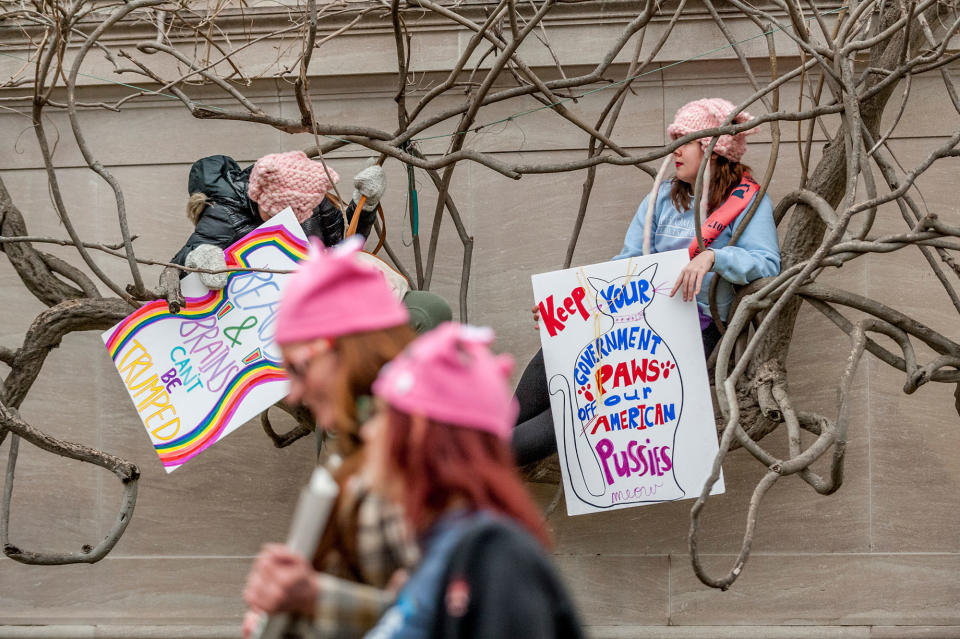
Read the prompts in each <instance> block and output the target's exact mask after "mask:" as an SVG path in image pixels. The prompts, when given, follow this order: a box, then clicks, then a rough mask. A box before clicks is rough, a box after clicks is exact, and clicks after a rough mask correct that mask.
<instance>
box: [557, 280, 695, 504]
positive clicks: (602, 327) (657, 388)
mask: <svg viewBox="0 0 960 639" xmlns="http://www.w3.org/2000/svg"><path fill="white" fill-rule="evenodd" d="M656 270H657V265H656V264H653V265H651V266H649V267H647V268H646V269H644V270H643V271H641V272H640V273H638V274H635V275H625V276H623V277H618V278H615V279H612V280H610V281H606V280H602V279H599V278H596V277H590V278H588V281H589V283H590V286H591V287H592V289H593V297H594V300H593V302H594V307H595V308H596V311H597V313H596V315H595V321H596V322H597V324H598V325H597V331H596V333H597V337H595V338H593V339H591V340H590V341H589V342H588V343H587V344H586V345H585V346H584V347H583V348H582V349H581V350H580V353H579V354H578V355H577V359H576V361H575V363H574V366H573V370H572V372H571V375H570V376H569V377H568V376H567V375H563V374H559V375H554V376H553V378H551V380H550V392H551V393H552V394H558V393H560V394H561V395H562V396H563V399H564V402H563V411H562V412H563V420H564V424H563V428H562V432H563V456H564V458H565V459H564V460H562V462H564V463H566V467H567V468H566V469H567V477H568V478H569V481H570V483H571V487H572V489H573V492H574V494H575V495H576V497H577V498H578V499H580V500H581V501H583V502H585V503H587V504H590V505H592V506H596V507H600V508H608V507H611V506H616V505H622V504H630V503H649V502H660V501H671V500H675V499H680V498H682V497H684V496H685V492H684V490H683V488H681V487H680V485H679V483H678V482H677V479H676V475H675V473H674V468H673V464H674V449H675V440H676V432H677V426H678V425H679V424H680V414H681V411H682V408H683V384H682V381H681V377H680V370H679V368H678V367H677V363H676V359H675V358H674V356H673V352H672V351H671V350H670V347H669V346H668V345H667V343H666V342H665V341H664V340H663V339H662V338H661V337H660V335H659V334H658V333H657V332H656V331H655V330H654V329H653V327H651V326H650V324H649V322H648V321H647V309H648V308H649V307H650V305H651V303H652V302H653V300H654V298H655V297H656V292H655V290H654V284H653V277H654V274H655V273H656ZM571 380H572V382H573V387H571ZM574 389H575V390H574Z"/></svg>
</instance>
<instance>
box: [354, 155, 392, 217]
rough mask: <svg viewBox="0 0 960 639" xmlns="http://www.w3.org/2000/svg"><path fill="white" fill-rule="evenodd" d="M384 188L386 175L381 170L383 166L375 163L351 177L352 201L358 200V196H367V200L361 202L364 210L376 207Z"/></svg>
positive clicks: (385, 188) (385, 187)
mask: <svg viewBox="0 0 960 639" xmlns="http://www.w3.org/2000/svg"><path fill="white" fill-rule="evenodd" d="M386 190H387V175H386V174H385V173H384V172H383V167H380V166H377V165H376V164H374V165H373V166H368V167H367V168H365V169H364V170H362V171H360V172H359V173H357V176H356V177H355V178H353V201H354V202H359V201H360V196H362V195H365V196H367V201H366V202H364V204H363V210H364V211H372V210H373V209H375V208H377V205H378V204H380V198H382V197H383V192H384V191H386Z"/></svg>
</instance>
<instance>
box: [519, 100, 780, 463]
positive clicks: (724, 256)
mask: <svg viewBox="0 0 960 639" xmlns="http://www.w3.org/2000/svg"><path fill="white" fill-rule="evenodd" d="M734 110H735V107H734V105H733V104H731V103H730V102H728V101H727V100H724V99H722V98H707V99H703V100H695V101H693V102H689V103H687V104H685V105H684V106H682V107H681V108H680V110H679V111H677V114H676V116H674V119H673V122H672V123H671V124H670V126H669V127H667V133H668V134H669V135H670V138H671V139H673V140H675V139H677V138H680V137H683V136H684V135H687V134H689V133H693V132H695V131H701V130H704V129H710V128H715V127H718V126H720V125H721V124H722V123H723V122H724V120H725V119H726V118H727V116H729V115H730V113H731V112H733V111H734ZM748 120H750V116H749V114H747V113H740V114H738V115H737V116H736V117H735V118H734V120H733V122H734V123H741V122H746V121H748ZM752 132H753V131H752V130H750V131H743V132H740V133H738V134H736V135H721V136H720V137H719V138H718V140H717V143H716V145H715V146H714V148H713V154H712V155H711V158H710V161H709V162H708V164H707V168H706V171H705V173H704V184H709V185H710V187H709V189H704V193H703V195H702V197H701V215H700V221H701V225H702V226H701V234H702V236H703V239H704V244H705V247H706V248H705V250H703V251H700V249H699V246H698V245H697V239H696V229H695V227H694V214H693V209H692V205H691V200H692V199H693V188H694V184H695V183H696V179H697V171H698V170H699V168H700V163H701V161H702V159H703V154H704V152H705V149H706V147H707V146H708V145H709V143H710V139H711V138H709V137H706V138H700V139H698V140H693V141H691V142H688V143H687V144H684V145H682V146H680V147H678V148H677V149H676V150H675V151H674V152H673V156H672V158H671V157H668V158H667V159H665V161H664V164H663V166H662V167H661V169H660V171H659V173H658V175H657V179H656V180H655V181H654V187H653V190H652V191H651V193H650V194H649V195H648V196H647V197H646V198H644V200H643V202H641V204H640V207H639V208H638V209H637V212H636V214H635V215H634V217H633V220H632V221H631V222H630V226H629V228H628V229H627V234H626V237H625V238H624V241H623V248H622V249H621V250H620V252H619V253H618V254H617V255H616V256H615V257H614V258H613V259H615V260H618V259H626V258H630V257H636V256H638V255H648V254H651V253H662V252H664V251H672V250H676V249H687V250H688V251H689V252H690V258H691V259H690V262H689V263H688V264H687V265H686V266H685V267H684V268H683V270H682V271H681V273H680V276H679V277H678V278H677V281H676V283H675V284H674V286H673V289H672V290H671V291H670V295H671V296H672V295H675V294H677V293H680V294H681V295H682V296H683V299H684V301H689V300H691V299H694V298H696V300H697V305H698V307H699V311H700V329H701V332H702V339H703V347H704V355H705V356H706V357H709V356H710V353H711V352H712V351H713V349H714V347H715V346H716V345H717V342H719V341H720V331H719V329H718V328H717V327H716V325H715V324H714V322H713V320H712V318H711V314H710V286H711V281H712V280H713V278H714V277H715V276H718V275H719V277H720V279H719V281H718V282H717V297H716V302H717V310H718V312H719V315H720V318H721V319H723V320H726V319H727V314H728V313H729V311H730V304H731V302H732V301H733V295H734V288H733V287H734V286H735V285H743V284H748V283H749V282H752V281H753V280H756V279H760V278H763V277H772V276H774V275H777V274H778V273H779V272H780V247H779V244H778V242H777V227H776V224H775V223H774V220H773V206H772V204H771V202H770V198H769V197H767V196H766V195H764V196H763V198H762V199H761V200H760V204H759V205H758V206H757V208H756V211H755V212H754V213H753V216H752V217H751V218H750V219H749V221H748V223H747V224H746V226H745V227H744V228H743V229H742V230H741V228H740V227H741V226H743V224H744V222H746V221H747V214H748V213H749V212H750V209H751V204H752V203H753V200H754V199H755V198H756V197H757V195H758V191H759V187H758V186H757V184H756V182H754V181H753V178H752V177H751V176H750V169H749V167H748V166H746V165H745V164H743V163H742V162H740V160H741V158H742V157H743V154H744V152H745V151H746V149H747V142H746V136H747V135H748V134H749V133H752ZM671 159H672V160H673V162H674V166H675V168H676V176H675V177H674V178H673V179H671V180H668V181H665V182H661V178H662V174H663V172H664V169H665V168H666V166H667V165H668V163H669V161H670V160H671ZM738 231H739V232H740V236H739V238H738V239H737V242H736V244H734V245H731V244H730V240H731V239H732V237H733V234H734V233H736V232H738ZM534 318H535V319H537V311H536V308H534ZM546 383H547V379H546V372H545V369H544V364H543V352H542V351H541V352H538V353H537V355H536V356H534V358H533V359H532V360H531V361H530V364H528V365H527V368H526V370H524V372H523V376H522V377H521V379H520V382H519V384H518V385H517V390H516V396H517V399H518V400H519V402H520V414H519V416H518V417H517V426H516V428H515V429H514V432H513V450H514V454H515V455H516V457H517V463H518V464H520V465H524V464H528V463H531V462H534V461H538V460H540V459H543V458H544V457H546V456H548V455H550V454H552V453H554V452H556V450H557V443H556V439H555V437H554V427H553V417H552V414H551V411H550V398H549V394H548V392H547V386H546Z"/></svg>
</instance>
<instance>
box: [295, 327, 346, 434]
mask: <svg viewBox="0 0 960 639" xmlns="http://www.w3.org/2000/svg"><path fill="white" fill-rule="evenodd" d="M282 354H283V364H284V368H285V369H286V371H287V378H288V379H289V380H290V390H289V392H288V393H287V402H288V403H289V404H291V405H293V406H296V405H297V404H303V405H304V406H306V407H307V408H309V409H310V412H311V413H312V414H313V418H314V419H315V420H316V422H317V428H322V429H324V430H333V428H334V427H335V425H336V408H335V407H336V404H335V402H336V400H337V398H336V397H335V395H334V393H335V382H334V380H335V379H336V373H337V353H336V351H335V350H334V349H333V347H332V346H331V345H330V344H329V343H328V342H326V341H325V340H322V341H318V342H312V343H309V344H308V343H302V344H291V345H289V346H284V347H282Z"/></svg>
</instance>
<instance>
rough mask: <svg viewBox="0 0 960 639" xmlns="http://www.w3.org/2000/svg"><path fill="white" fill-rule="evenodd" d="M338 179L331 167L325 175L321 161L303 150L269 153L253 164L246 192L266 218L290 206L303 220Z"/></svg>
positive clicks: (302, 220) (299, 218)
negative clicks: (328, 173) (312, 158)
mask: <svg viewBox="0 0 960 639" xmlns="http://www.w3.org/2000/svg"><path fill="white" fill-rule="evenodd" d="M331 178H332V180H333V182H331V181H330V179H331ZM339 181H340V176H339V175H337V174H336V172H334V170H333V169H330V178H328V177H327V171H325V170H324V168H323V165H321V164H320V163H318V162H314V161H312V160H311V159H310V158H308V157H307V154H306V153H304V152H303V151H287V152H286V153H271V154H270V155H265V156H263V157H262V158H260V159H259V160H257V163H256V164H254V165H253V171H251V172H250V186H249V187H248V188H247V193H248V194H249V195H250V199H251V200H253V201H254V202H256V203H257V205H258V206H259V207H260V211H261V213H263V214H264V215H265V216H266V217H267V218H269V217H273V216H274V215H276V214H277V213H279V212H280V211H282V210H283V209H285V208H287V207H288V206H289V207H290V208H292V209H293V212H294V214H295V215H296V216H297V220H298V221H299V222H304V221H306V220H307V219H308V218H309V217H310V216H311V215H312V214H313V209H314V208H315V207H316V206H317V205H318V204H320V202H322V201H323V198H324V197H326V195H327V191H329V190H330V189H331V188H332V187H333V185H334V184H336V183H337V182H339Z"/></svg>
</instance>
